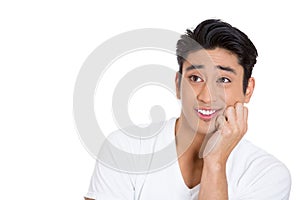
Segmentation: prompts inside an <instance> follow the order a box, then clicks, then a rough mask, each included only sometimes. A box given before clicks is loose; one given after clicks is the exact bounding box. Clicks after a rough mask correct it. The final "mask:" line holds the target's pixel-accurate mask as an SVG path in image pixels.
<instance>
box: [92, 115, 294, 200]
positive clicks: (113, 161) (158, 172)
mask: <svg viewBox="0 0 300 200" xmlns="http://www.w3.org/2000/svg"><path fill="white" fill-rule="evenodd" d="M175 122H176V119H175V118H173V119H171V120H169V121H167V122H166V123H165V126H164V128H163V129H162V130H161V131H160V132H159V133H158V134H157V135H155V136H153V137H151V138H148V139H138V138H134V137H130V136H128V135H126V134H124V133H123V132H121V131H117V132H115V133H113V134H111V135H110V136H109V139H108V141H110V143H111V144H113V145H114V146H116V147H118V149H121V150H122V151H124V152H128V155H126V156H124V155H123V154H122V153H118V152H117V151H115V150H112V149H111V148H110V147H109V146H106V147H104V148H102V151H101V152H100V154H101V156H100V157H101V159H100V161H97V162H96V165H95V169H94V173H93V175H92V178H91V182H90V187H89V191H88V193H87V194H86V197H88V198H92V199H96V200H127V199H129V200H138V199H139V200H154V199H155V200H168V199H172V200H188V199H189V200H197V199H198V193H199V190H200V189H201V184H199V185H197V186H195V187H194V188H191V189H190V188H188V187H187V186H186V184H185V182H184V180H183V177H182V175H181V171H180V168H179V164H178V161H177V156H176V155H177V153H176V145H175V142H174V141H175V134H174V133H175V132H174V131H175ZM167 147H168V148H167ZM166 149H168V150H166ZM163 151H165V152H167V153H165V154H163V153H162V152H163ZM153 152H155V153H154V154H153ZM151 153H152V154H153V155H154V156H152V157H149V159H148V157H145V158H146V159H140V160H139V158H142V157H143V156H144V155H151ZM100 154H99V155H100ZM131 155H132V156H131ZM139 155H140V157H139ZM166 156H167V157H166ZM143 158H144V157H143ZM165 160H167V161H165ZM146 169H148V170H146ZM134 172H138V173H134ZM226 175H227V183H228V194H229V199H230V200H246V199H247V200H250V199H253V200H263V199H269V200H283V199H284V200H285V199H289V193H290V186H291V178H290V173H289V171H288V169H287V168H286V167H285V165H284V164H283V163H281V162H280V161H279V160H277V159H276V158H275V157H273V156H272V155H270V154H268V153H266V152H265V151H263V150H261V149H259V148H258V147H256V146H254V145H253V144H251V143H250V142H248V141H246V140H245V139H242V140H241V141H240V143H239V144H238V145H237V146H236V148H235V149H234V150H233V151H232V153H231V154H230V157H229V158H228V160H227V164H226Z"/></svg>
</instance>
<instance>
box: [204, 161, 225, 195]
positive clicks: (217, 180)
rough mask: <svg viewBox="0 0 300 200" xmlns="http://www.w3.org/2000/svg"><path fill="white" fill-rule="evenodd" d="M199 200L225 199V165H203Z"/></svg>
mask: <svg viewBox="0 0 300 200" xmlns="http://www.w3.org/2000/svg"><path fill="white" fill-rule="evenodd" d="M198 199H199V200H212V199H214V200H215V199H218V200H227V199H228V187H227V178H226V165H225V164H214V163H211V164H209V163H205V162H204V166H203V171H202V177H201V187H200V192H199V197H198Z"/></svg>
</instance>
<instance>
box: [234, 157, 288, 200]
mask: <svg viewBox="0 0 300 200" xmlns="http://www.w3.org/2000/svg"><path fill="white" fill-rule="evenodd" d="M237 184H238V187H237V191H236V195H234V196H235V198H233V199H235V200H250V199H251V200H252V199H253V200H254V199H255V200H288V199H289V194H290V189H291V176H290V173H289V170H288V169H287V167H286V166H285V165H284V164H283V163H282V162H280V161H279V160H277V159H276V158H275V157H273V156H271V155H268V154H264V153H262V154H259V155H258V156H255V159H252V160H251V162H249V163H248V165H247V168H246V170H245V171H244V172H243V173H242V174H241V176H240V178H239V180H238V181H237Z"/></svg>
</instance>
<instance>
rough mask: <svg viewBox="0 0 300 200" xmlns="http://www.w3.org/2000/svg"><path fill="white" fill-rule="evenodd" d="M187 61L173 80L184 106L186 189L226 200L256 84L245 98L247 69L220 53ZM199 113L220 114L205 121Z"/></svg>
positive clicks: (179, 138) (181, 148) (180, 141)
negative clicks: (230, 163) (231, 163)
mask: <svg viewBox="0 0 300 200" xmlns="http://www.w3.org/2000/svg"><path fill="white" fill-rule="evenodd" d="M186 60H187V61H185V62H184V63H183V69H182V78H181V81H180V80H179V76H180V75H179V74H178V73H177V75H176V79H175V82H176V92H177V98H178V99H180V100H181V103H182V111H181V115H180V117H179V118H178V119H177V122H176V128H175V134H176V148H177V154H178V156H179V159H178V161H179V166H180V169H181V173H182V176H183V179H184V181H185V183H186V185H187V187H189V188H192V187H194V186H196V185H197V184H199V183H201V190H200V192H199V199H207V200H209V199H220V200H222V199H228V190H227V179H226V162H227V159H228V157H229V155H230V153H231V152H232V150H233V149H234V147H235V146H236V145H237V144H238V143H239V141H240V140H241V139H242V137H243V136H244V134H245V133H246V131H247V116H248V110H247V108H246V107H245V106H244V103H248V102H249V101H250V98H251V95H252V93H253V90H254V85H255V81H254V78H253V77H251V78H250V79H249V81H248V87H247V89H246V93H244V92H243V87H242V86H243V74H244V70H243V67H242V66H241V65H240V64H239V63H238V59H237V56H236V55H235V54H233V53H231V52H229V51H227V50H225V49H222V48H216V49H213V50H199V51H196V52H192V53H190V54H189V55H188V57H187V59H186ZM193 66H196V67H193ZM220 66H221V67H220ZM198 109H215V110H217V111H216V112H215V113H214V114H213V115H212V116H211V117H209V118H208V119H207V118H203V116H201V115H199V114H198V112H197V110H198ZM203 152H204V154H205V155H204V158H203ZM199 155H200V157H199ZM201 155H202V156H201Z"/></svg>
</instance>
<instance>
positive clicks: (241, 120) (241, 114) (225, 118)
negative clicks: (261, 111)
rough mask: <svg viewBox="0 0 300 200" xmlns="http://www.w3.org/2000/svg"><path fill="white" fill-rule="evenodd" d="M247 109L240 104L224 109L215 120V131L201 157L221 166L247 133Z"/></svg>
mask: <svg viewBox="0 0 300 200" xmlns="http://www.w3.org/2000/svg"><path fill="white" fill-rule="evenodd" d="M247 119H248V109H247V108H246V107H245V106H244V105H243V104H242V103H236V104H235V105H234V106H229V107H228V108H226V110H225V112H224V115H220V116H218V117H217V119H216V128H217V131H216V132H215V133H214V134H213V135H212V136H211V138H210V139H209V140H208V142H207V144H206V147H205V149H204V153H203V157H204V159H206V160H210V161H211V160H212V161H214V162H218V163H221V164H224V165H225V164H226V161H227V159H228V157H229V155H230V153H231V152H232V150H233V149H234V147H235V146H236V145H237V144H238V143H239V141H240V140H241V139H242V137H243V136H244V135H245V133H246V131H247V127H248V126H247Z"/></svg>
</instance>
